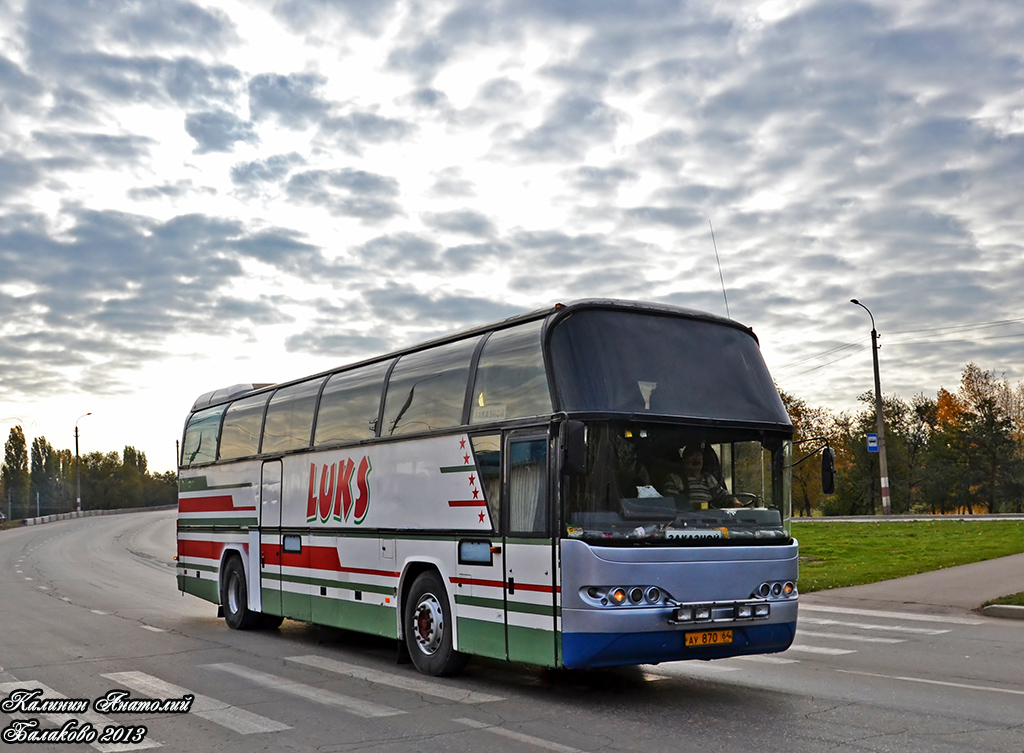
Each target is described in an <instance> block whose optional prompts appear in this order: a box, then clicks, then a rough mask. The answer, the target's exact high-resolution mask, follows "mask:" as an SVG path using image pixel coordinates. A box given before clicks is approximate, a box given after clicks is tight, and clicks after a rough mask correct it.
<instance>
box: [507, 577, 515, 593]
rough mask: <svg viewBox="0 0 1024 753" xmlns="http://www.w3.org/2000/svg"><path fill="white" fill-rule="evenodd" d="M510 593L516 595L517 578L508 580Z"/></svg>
mask: <svg viewBox="0 0 1024 753" xmlns="http://www.w3.org/2000/svg"><path fill="white" fill-rule="evenodd" d="M508 592H509V593H510V594H514V593H515V592H516V579H515V578H509V579H508Z"/></svg>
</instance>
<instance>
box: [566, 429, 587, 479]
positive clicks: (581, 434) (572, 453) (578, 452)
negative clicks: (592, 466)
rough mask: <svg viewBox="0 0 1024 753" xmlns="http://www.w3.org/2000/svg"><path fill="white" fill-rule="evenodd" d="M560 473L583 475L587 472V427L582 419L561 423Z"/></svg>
mask: <svg viewBox="0 0 1024 753" xmlns="http://www.w3.org/2000/svg"><path fill="white" fill-rule="evenodd" d="M561 435H562V436H561V444H562V473H565V474H567V475H569V476H583V475H584V474H586V472H587V427H586V425H585V424H584V423H583V422H582V421H566V422H565V423H563V424H562V431H561Z"/></svg>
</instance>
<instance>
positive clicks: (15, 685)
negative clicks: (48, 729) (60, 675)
mask: <svg viewBox="0 0 1024 753" xmlns="http://www.w3.org/2000/svg"><path fill="white" fill-rule="evenodd" d="M37 688H38V689H39V690H41V691H43V694H42V698H46V699H51V700H52V699H56V698H67V696H66V695H62V694H60V693H58V692H57V691H56V690H54V689H53V688H50V687H47V686H46V685H43V684H42V683H41V682H35V681H34V680H18V681H15V682H5V683H2V684H0V693H3V694H4V695H10V694H11V693H12V692H13V691H15V690H18V689H25V690H35V689H37ZM89 700H90V708H89V709H88V710H87V711H85V712H83V713H81V714H41V715H40V716H43V717H45V718H46V719H47V720H48V721H49V722H50V723H51V724H55V725H57V728H58V729H59V728H60V727H63V726H64V725H65V724H67V723H68V722H71V721H73V722H76V723H77V724H78V725H79V726H84V725H85V724H91V725H92V726H93V728H94V729H96V730H97V731H99V732H100V733H102V732H103V730H104V728H105V727H107V726H108V725H111V724H120V725H121V726H125V724H126V722H124V721H123V720H120V719H119V720H117V721H114V720H113V719H111V718H110V717H109V716H103V715H102V714H98V713H96V712H95V711H93V710H92V707H91V701H92V699H89ZM91 745H92V747H94V748H96V750H99V751H102V753H119V752H120V751H128V750H145V749H146V748H159V747H161V744H160V743H158V742H157V741H156V740H152V739H150V738H149V737H148V736H147V737H146V739H145V740H143V741H142V742H141V743H125V744H118V745H113V744H110V745H102V744H100V743H98V742H95V743H91Z"/></svg>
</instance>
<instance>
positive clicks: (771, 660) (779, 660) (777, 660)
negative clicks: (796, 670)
mask: <svg viewBox="0 0 1024 753" xmlns="http://www.w3.org/2000/svg"><path fill="white" fill-rule="evenodd" d="M733 659H739V660H740V661H752V662H756V663H757V664H799V663H800V660H799V659H786V658H784V657H782V656H766V655H764V654H751V655H750V656H734V657H733Z"/></svg>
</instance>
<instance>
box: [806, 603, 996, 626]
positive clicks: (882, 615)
mask: <svg viewBox="0 0 1024 753" xmlns="http://www.w3.org/2000/svg"><path fill="white" fill-rule="evenodd" d="M800 611H801V612H834V613H835V614H857V615H861V616H863V617H878V618H879V619H890V620H911V621H912V622H943V623H946V624H948V625H983V624H984V621H983V620H972V619H971V618H969V617H954V616H953V615H944V614H914V613H912V612H882V611H878V610H876V609H855V608H854V607H825V606H818V605H817V604H801V605H800Z"/></svg>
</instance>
